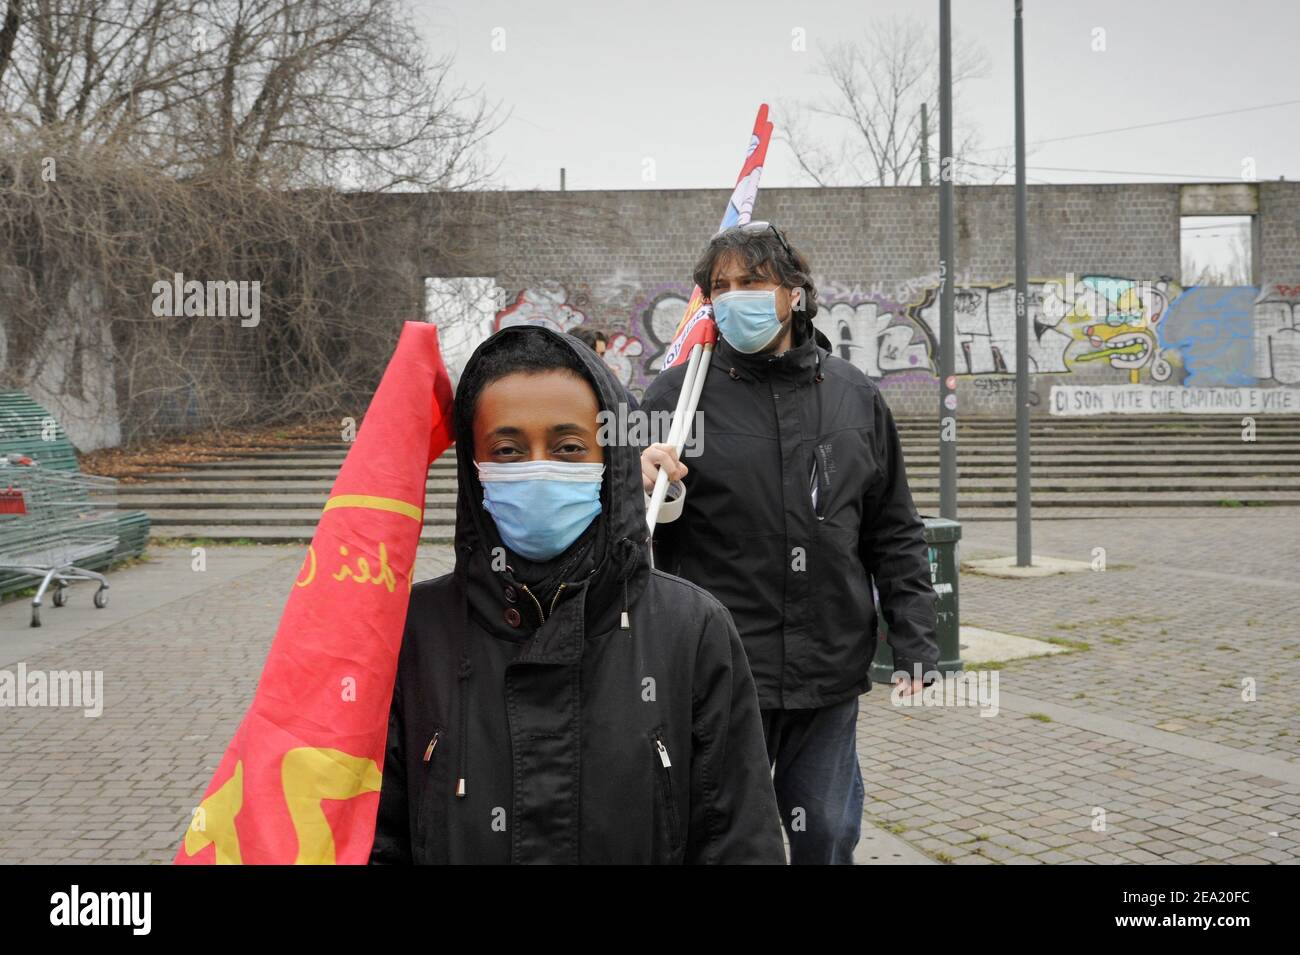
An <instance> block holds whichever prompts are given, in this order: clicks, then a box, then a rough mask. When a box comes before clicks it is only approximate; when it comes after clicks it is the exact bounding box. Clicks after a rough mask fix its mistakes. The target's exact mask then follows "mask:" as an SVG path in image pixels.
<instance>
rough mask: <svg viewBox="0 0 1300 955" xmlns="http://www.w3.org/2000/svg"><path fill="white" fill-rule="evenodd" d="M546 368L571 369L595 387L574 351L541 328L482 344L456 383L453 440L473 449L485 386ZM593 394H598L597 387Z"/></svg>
mask: <svg viewBox="0 0 1300 955" xmlns="http://www.w3.org/2000/svg"><path fill="white" fill-rule="evenodd" d="M546 371H567V372H570V373H571V374H573V375H576V376H577V377H578V378H581V379H582V380H583V381H585V382H587V383H588V384H589V385H591V387H592V388H593V389H595V388H596V385H595V383H594V382H593V381H592V380H591V376H590V374H589V373H588V372H587V368H586V366H585V365H583V363H582V359H581V358H579V357H578V355H577V353H576V352H574V350H573V349H572V348H570V347H568V346H567V345H565V344H564V343H562V342H559V341H556V340H555V339H554V338H552V337H551V336H550V335H547V334H546V333H545V332H543V331H541V330H538V331H532V330H529V331H527V332H512V333H510V334H509V335H502V336H501V337H500V338H499V339H498V340H497V341H495V342H493V343H492V344H491V345H487V346H485V347H484V349H483V351H482V352H481V353H480V354H479V357H478V360H477V361H476V362H474V364H473V365H471V366H470V367H469V368H468V369H467V370H466V371H465V373H464V374H463V375H461V378H460V383H459V384H458V385H457V387H456V404H455V409H456V410H455V419H456V421H455V424H456V443H457V444H458V445H459V446H460V447H461V448H462V449H464V450H466V451H467V452H468V453H469V454H471V455H472V454H473V453H474V412H475V410H476V409H477V407H478V400H479V397H480V396H481V395H482V394H483V389H484V388H486V387H487V386H488V385H490V384H492V382H494V381H496V380H497V379H498V378H504V377H505V376H506V375H513V374H515V373H516V372H524V373H532V374H537V373H540V372H546ZM596 394H597V395H599V394H600V392H599V390H597V391H596Z"/></svg>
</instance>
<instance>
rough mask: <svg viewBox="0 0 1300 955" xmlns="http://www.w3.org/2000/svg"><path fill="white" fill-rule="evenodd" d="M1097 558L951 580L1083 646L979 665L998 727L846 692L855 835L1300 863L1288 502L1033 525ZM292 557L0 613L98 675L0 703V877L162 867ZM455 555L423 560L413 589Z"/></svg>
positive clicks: (1101, 859) (1017, 856)
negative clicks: (1045, 572)
mask: <svg viewBox="0 0 1300 955" xmlns="http://www.w3.org/2000/svg"><path fill="white" fill-rule="evenodd" d="M1013 543H1014V526H1013V525H1012V524H1010V523H1008V522H980V523H974V524H970V525H968V526H967V527H966V528H965V539H964V540H963V542H962V545H961V556H962V557H963V558H964V559H973V558H978V557H982V556H996V555H998V554H1004V553H1008V552H1010V551H1009V548H1010V547H1011V545H1012V544H1013ZM1098 547H1101V548H1105V558H1106V562H1107V569H1106V570H1105V571H1103V572H1092V573H1088V574H1076V575H1063V576H1058V577H1048V578H1041V579H1034V580H1005V579H997V578H990V577H982V576H976V575H971V574H963V576H962V579H961V610H962V620H963V622H964V623H968V624H974V625H976V626H981V627H987V628H989V629H994V630H1002V631H1005V632H1009V633H1014V634H1018V635H1021V636H1029V637H1039V638H1058V639H1065V640H1069V641H1073V642H1076V643H1080V644H1086V645H1087V647H1088V649H1080V650H1078V651H1077V652H1072V653H1067V654H1060V655H1057V656H1054V657H1051V658H1040V659H1030V660H1024V661H1018V662H1014V663H1009V664H1006V665H1005V666H1004V667H1003V668H1002V669H1000V670H997V671H996V673H997V677H998V686H999V691H1000V698H999V704H1000V705H999V709H998V712H997V715H995V716H981V715H980V711H979V710H978V709H976V708H972V707H928V708H916V707H909V708H902V707H895V706H893V705H891V701H890V696H889V693H888V692H887V691H886V690H885V689H882V688H877V689H875V690H873V691H872V692H871V693H869V694H868V695H867V696H865V697H864V698H863V707H862V715H861V719H860V724H859V752H860V754H861V762H862V768H863V772H864V776H865V778H866V782H867V804H866V807H865V820H864V825H867V826H878V827H880V829H881V830H884V831H885V832H888V833H892V834H896V835H897V836H898V837H900V838H901V839H902V840H904V841H905V842H906V843H908V845H909V846H910V847H912V848H914V849H916V850H919V851H920V852H923V853H925V854H926V855H927V856H928V857H930V858H931V859H933V860H935V861H939V862H953V863H955V864H962V865H966V864H976V865H979V864H1019V863H1119V862H1151V863H1155V862H1165V863H1183V862H1230V863H1247V862H1278V863H1295V862H1296V861H1300V824H1298V823H1297V819H1298V818H1300V746H1298V742H1300V694H1298V693H1297V692H1296V687H1297V685H1298V682H1300V623H1297V621H1300V509H1291V508H1285V509H1284V508H1270V509H1268V512H1267V513H1261V512H1257V511H1254V509H1251V510H1250V511H1246V510H1242V511H1237V512H1234V513H1231V514H1226V515H1213V516H1198V517H1196V518H1194V519H1192V520H1186V519H1183V517H1182V516H1181V515H1174V516H1172V517H1171V516H1169V515H1168V512H1165V513H1162V514H1158V515H1146V514H1144V513H1143V512H1142V511H1140V510H1138V511H1134V512H1132V513H1129V512H1125V513H1123V514H1121V515H1119V516H1117V517H1116V518H1113V519H1112V518H1103V519H1092V520H1053V521H1044V522H1042V523H1040V524H1038V525H1036V527H1035V550H1036V552H1037V553H1041V554H1045V555H1049V556H1054V557H1070V558H1076V559H1082V560H1092V559H1093V557H1094V548H1098ZM301 554H302V549H301V547H300V546H298V545H290V546H246V547H237V546H212V547H209V548H208V550H207V555H206V569H205V570H204V571H203V572H202V573H199V572H196V571H194V570H193V569H192V558H191V554H190V551H189V549H188V548H186V547H166V546H161V547H160V546H154V547H152V548H151V550H150V553H149V559H148V560H147V561H146V562H144V563H142V564H140V565H137V566H134V567H130V568H125V569H122V570H119V571H117V572H115V573H114V574H113V575H112V576H111V578H110V580H111V582H112V584H113V590H112V600H111V601H110V604H109V607H108V608H107V609H105V610H103V611H96V610H93V609H92V608H91V607H90V605H89V603H90V602H89V590H88V589H86V588H85V587H84V585H83V586H82V587H76V586H74V588H73V590H72V591H71V597H72V599H71V602H70V604H69V606H67V607H63V608H59V609H58V610H55V609H53V608H49V609H46V610H45V613H44V617H45V620H46V625H45V626H44V627H42V628H40V629H35V630H33V629H29V628H28V627H27V615H28V605H27V603H26V602H25V601H21V600H20V601H13V600H11V601H9V602H6V603H5V604H3V605H2V606H0V669H7V670H10V671H15V670H16V668H17V665H18V663H19V662H20V661H21V662H22V663H24V664H25V665H26V667H27V668H28V670H37V669H40V670H66V669H77V670H92V671H93V670H102V671H103V672H104V707H103V714H102V715H101V716H99V717H95V718H88V717H86V716H84V715H83V714H82V712H81V711H80V710H77V709H55V708H26V707H24V708H9V707H5V708H0V862H3V863H27V862H56V863H57V862H136V863H165V862H168V861H170V859H171V858H172V856H173V855H174V853H175V851H176V847H177V845H178V844H179V840H180V838H181V835H182V834H183V832H184V828H185V826H186V825H187V824H188V821H189V817H190V813H191V812H192V807H193V806H194V805H195V804H196V803H197V801H198V799H199V797H200V795H201V793H202V791H203V789H204V788H205V787H206V785H207V783H208V781H209V779H210V777H211V773H212V772H213V770H214V769H215V767H216V763H217V761H218V759H220V757H221V755H222V753H223V752H224V749H225V747H226V745H227V743H228V742H229V740H230V738H231V736H232V734H233V733H234V731H235V728H236V727H237V725H238V722H239V720H240V718H241V716H242V715H243V713H244V710H245V708H246V707H247V705H248V702H249V701H250V699H251V698H252V693H253V690H254V687H255V685H256V682H257V678H258V675H259V673H260V671H261V667H262V663H263V660H264V658H265V655H266V651H267V648H268V646H269V643H270V638H271V636H272V634H273V633H274V630H275V625H276V622H277V620H278V618H279V614H280V610H281V608H282V606H283V602H284V599H285V596H286V595H287V593H288V590H289V587H290V584H291V581H292V580H293V577H294V575H295V573H296V571H297V569H298V565H299V562H300V560H301ZM450 561H451V551H450V548H448V547H445V546H430V547H426V548H422V551H421V558H420V561H419V563H418V565H417V570H416V579H417V580H418V579H423V578H426V577H430V576H434V575H436V574H439V573H442V572H445V570H446V569H448V568H449V566H450ZM1245 678H1251V679H1253V680H1254V681H1255V685H1256V692H1257V699H1256V701H1255V702H1250V703H1247V702H1243V701H1242V697H1241V694H1242V680H1243V679H1245ZM1103 813H1104V816H1103V815H1102V814H1103ZM1098 820H1103V821H1104V828H1101V826H1100V825H1099V824H1098Z"/></svg>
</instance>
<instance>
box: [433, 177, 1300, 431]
mask: <svg viewBox="0 0 1300 955" xmlns="http://www.w3.org/2000/svg"><path fill="white" fill-rule="evenodd" d="M726 198H727V193H726V192H725V191H723V190H666V191H661V190H654V191H592V192H563V193H562V192H528V193H522V192H516V193H500V194H494V195H480V196H476V197H474V198H473V200H472V201H473V212H472V214H467V215H465V216H464V222H463V224H462V226H461V227H460V228H459V231H460V233H461V234H462V235H463V236H464V242H463V244H461V245H460V246H459V247H458V249H459V251H458V254H457V255H455V256H454V257H448V256H447V255H445V254H436V255H428V256H424V257H420V256H417V257H416V258H417V261H416V264H415V265H414V267H415V268H416V269H417V270H418V271H421V272H422V274H423V275H439V276H471V275H474V276H492V277H494V278H495V280H496V281H497V283H498V285H499V286H500V288H501V292H502V298H501V309H500V311H499V312H498V314H497V318H496V323H497V325H498V326H499V325H501V324H503V323H508V322H514V321H525V320H545V321H549V322H552V323H553V324H555V325H556V326H557V327H560V328H563V329H569V328H572V327H574V326H576V325H582V324H590V325H595V326H597V327H600V328H603V329H605V330H607V331H608V332H610V333H612V335H613V341H612V343H611V350H610V357H609V360H610V363H611V364H612V365H613V366H614V367H615V368H616V370H618V371H619V373H620V374H621V375H622V377H623V379H624V381H625V382H626V383H627V384H628V385H629V386H630V387H632V388H633V389H634V390H640V389H643V388H644V387H645V385H646V384H647V383H648V382H649V380H650V379H651V378H652V377H653V376H654V374H656V373H657V370H658V367H659V358H660V356H661V355H662V353H663V349H664V346H665V345H666V343H667V341H668V340H669V338H670V337H671V334H672V331H673V328H674V326H675V325H676V323H677V321H678V320H679V319H680V318H681V314H682V308H683V306H684V303H685V299H686V298H687V297H688V296H689V294H690V290H691V282H690V272H691V266H692V264H693V262H694V260H695V257H696V255H697V254H698V253H699V251H700V249H701V247H702V246H703V244H704V237H707V236H709V235H710V234H712V232H713V230H714V229H716V227H717V221H718V217H719V215H720V214H721V210H722V208H723V204H724V203H725V201H726ZM1205 202H1209V203H1211V207H1213V208H1214V209H1215V211H1216V212H1219V213H1222V211H1223V209H1224V208H1227V207H1233V208H1241V207H1242V203H1246V204H1247V205H1248V206H1249V211H1251V212H1255V211H1256V210H1257V212H1258V216H1257V228H1256V230H1255V233H1256V235H1257V236H1258V245H1259V247H1258V248H1257V249H1256V250H1255V257H1256V261H1257V263H1258V267H1259V270H1260V273H1261V284H1260V286H1245V287H1240V288H1235V289H1208V288H1205V289H1185V288H1183V287H1181V286H1180V285H1179V284H1178V281H1177V280H1178V277H1179V220H1180V215H1182V214H1183V213H1184V212H1185V211H1188V209H1189V206H1191V207H1194V204H1195V203H1205ZM446 214H448V215H450V216H452V218H455V217H456V214H455V212H454V211H450V212H447V213H446ZM755 217H756V218H763V219H770V220H772V221H774V222H776V223H778V224H779V225H780V226H781V227H782V228H783V229H784V230H785V231H786V234H787V236H788V238H789V239H790V241H791V242H792V243H793V244H795V245H796V246H798V247H799V248H800V249H801V250H802V251H803V252H805V253H806V254H807V256H808V258H809V260H810V262H811V263H812V266H813V272H814V276H815V280H816V283H817V286H818V293H819V299H820V301H821V303H822V309H823V311H822V314H821V315H819V316H818V319H817V324H818V325H819V327H821V328H822V330H823V331H824V332H825V333H826V334H827V335H828V337H830V338H831V340H832V342H834V343H835V345H836V347H837V350H838V351H839V353H840V354H841V355H842V356H843V357H845V358H847V359H849V360H850V361H853V362H854V363H855V364H857V365H858V366H859V367H861V368H862V369H863V370H865V371H866V372H867V373H868V374H870V375H871V376H872V377H873V378H876V379H878V380H879V382H880V384H881V387H882V389H883V390H884V391H885V394H886V395H887V397H888V398H889V400H890V402H891V404H892V405H893V406H894V407H895V409H897V410H898V411H900V412H903V413H908V412H913V413H918V412H920V413H931V412H933V411H934V410H936V404H937V388H936V383H935V377H934V367H935V359H936V344H937V338H938V301H937V292H938V274H937V262H938V239H937V222H938V196H937V193H936V191H935V190H934V189H925V188H920V187H899V188H836V189H762V190H760V192H759V197H758V206H757V209H756V211H755ZM1029 228H1030V240H1031V244H1030V254H1029V270H1030V276H1031V280H1032V282H1031V288H1030V303H1029V305H1030V309H1031V314H1032V315H1033V317H1034V334H1033V335H1032V336H1031V341H1030V352H1031V353H1030V362H1031V364H1030V367H1031V371H1032V372H1033V375H1034V378H1033V381H1034V391H1035V398H1034V401H1035V413H1048V412H1049V411H1051V412H1052V413H1068V414H1080V413H1096V412H1099V411H1120V412H1130V413H1138V412H1151V411H1157V412H1159V411H1216V410H1217V411H1232V410H1242V411H1250V412H1269V411H1284V410H1285V411H1300V391H1297V390H1296V389H1295V388H1294V387H1292V386H1295V385H1298V384H1300V313H1298V312H1297V305H1298V304H1300V290H1298V288H1297V287H1300V183H1288V182H1277V183H1260V184H1243V185H1233V186H1227V187H1220V186H1204V185H1200V186H1193V187H1189V186H1180V185H1177V184H1136V185H1083V186H1031V187H1030V188H1029ZM1013 229H1014V193H1013V190H1012V188H1011V187H1009V186H969V187H962V188H960V189H959V190H958V195H957V222H956V234H957V256H956V259H957V261H956V269H955V276H956V280H957V284H958V291H957V298H956V326H957V338H958V342H959V345H960V348H959V351H958V352H957V356H956V365H957V369H958V372H959V385H958V397H959V409H960V411H961V413H963V414H987V415H996V416H1002V415H1010V414H1013V413H1014V410H1013V404H1012V393H1013V392H1012V384H1013V375H1012V373H1013V372H1014V369H1015V348H1014V335H1015V333H1014V287H1013V283H1014V275H1015V260H1014V245H1013ZM435 320H436V317H435ZM1054 386H1055V387H1056V389H1057V390H1056V392H1055V394H1054V393H1053V387H1054Z"/></svg>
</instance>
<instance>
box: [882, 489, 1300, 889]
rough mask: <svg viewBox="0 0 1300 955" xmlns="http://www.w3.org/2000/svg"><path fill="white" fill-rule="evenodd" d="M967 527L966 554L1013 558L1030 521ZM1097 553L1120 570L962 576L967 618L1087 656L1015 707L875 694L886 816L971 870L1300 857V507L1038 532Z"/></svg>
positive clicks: (1033, 678) (1021, 690)
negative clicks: (904, 702) (925, 704)
mask: <svg viewBox="0 0 1300 955" xmlns="http://www.w3.org/2000/svg"><path fill="white" fill-rule="evenodd" d="M965 531H966V534H965V540H964V541H963V543H962V545H961V556H962V558H963V559H965V560H972V559H978V558H980V557H992V556H999V555H1003V554H1009V553H1013V552H1014V544H1015V529H1014V525H1013V524H1010V523H1001V522H999V523H996V524H976V525H968V526H967V527H966V528H965ZM1098 547H1100V548H1105V558H1106V561H1107V564H1106V567H1107V569H1106V570H1105V571H1104V572H1101V573H1091V572H1089V573H1083V574H1070V575H1060V576H1055V577H1047V578H1040V579H1033V580H1006V579H996V578H991V577H983V576H975V575H970V574H963V575H962V579H961V616H962V622H963V623H965V624H971V625H975V626H980V627H986V628H989V629H994V630H1001V631H1004V632H1008V633H1013V634H1017V635H1020V636H1026V637H1037V638H1040V639H1060V640H1069V641H1071V642H1074V643H1081V644H1085V645H1086V646H1087V649H1080V650H1079V651H1077V652H1073V653H1069V654H1062V655H1058V656H1053V657H1040V658H1036V659H1030V660H1024V661H1019V662H1013V663H1009V664H1006V665H1005V666H1003V667H1002V668H1001V669H1000V670H998V671H997V673H998V680H999V690H1000V696H1001V707H1000V710H999V712H998V714H997V715H996V716H981V715H979V711H978V710H977V709H974V708H969V707H967V708H953V707H949V708H940V707H933V708H922V709H916V708H908V709H904V708H899V707H895V706H893V705H891V701H890V698H889V695H888V694H887V693H886V692H884V691H882V690H880V689H877V690H873V691H872V692H871V693H870V694H868V695H867V697H866V698H865V699H864V706H863V707H862V717H861V720H860V725H859V752H860V754H861V764H862V768H863V773H864V776H865V778H866V780H867V805H866V807H865V811H866V816H867V820H868V821H869V822H872V823H875V824H877V825H881V826H884V827H886V828H888V829H889V830H890V831H892V832H895V833H898V834H899V835H901V837H902V838H903V839H905V840H906V841H908V842H910V843H912V844H913V845H915V846H916V847H917V848H919V849H921V850H922V851H924V852H926V853H927V854H929V855H930V856H931V857H932V858H935V859H937V860H939V861H944V862H946V861H952V862H955V863H958V864H988V863H1039V862H1044V863H1068V862H1078V861H1087V862H1102V863H1116V862H1125V861H1129V862H1174V863H1184V862H1211V861H1225V862H1233V863H1260V862H1295V861H1297V859H1300V826H1298V825H1297V820H1298V819H1300V745H1298V744H1300V692H1297V686H1300V516H1298V515H1297V512H1296V511H1294V510H1290V509H1288V510H1281V509H1278V510H1273V511H1269V512H1258V513H1251V514H1234V515H1232V516H1222V517H1202V518H1198V519H1195V520H1183V519H1180V518H1178V517H1174V518H1169V517H1165V516H1162V517H1130V518H1119V519H1115V520H1080V521H1045V522H1043V523H1041V524H1039V525H1036V526H1035V528H1034V552H1035V553H1036V554H1045V555H1049V556H1053V557H1065V558H1073V559H1076V560H1086V561H1091V560H1092V559H1093V556H1094V548H1098ZM1247 678H1249V679H1251V680H1253V681H1254V685H1255V689H1256V694H1257V698H1256V701H1255V702H1244V701H1243V699H1242V690H1243V681H1244V680H1246V679H1247ZM1103 814H1104V815H1103ZM1094 820H1104V824H1105V828H1104V830H1101V831H1095V830H1094V825H1097V824H1096V823H1094ZM1097 828H1098V829H1100V825H1097Z"/></svg>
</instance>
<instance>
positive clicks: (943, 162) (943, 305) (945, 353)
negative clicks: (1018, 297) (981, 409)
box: [939, 0, 957, 520]
mask: <svg viewBox="0 0 1300 955" xmlns="http://www.w3.org/2000/svg"><path fill="white" fill-rule="evenodd" d="M953 175H954V170H953V159H952V4H951V0H939V515H940V516H941V517H946V518H948V519H949V520H956V519H957V378H956V374H955V369H956V364H955V359H956V356H955V354H954V352H955V351H956V349H955V347H954V346H955V345H956V342H955V341H954V338H955V332H954V329H953V315H952V308H953V276H954V274H955V272H956V270H955V269H954V268H953V261H952V259H953V239H954V236H953V221H952V219H953V216H952V207H953Z"/></svg>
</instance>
